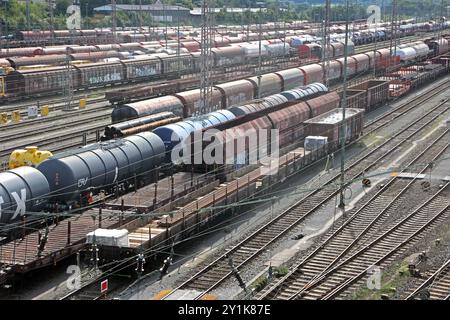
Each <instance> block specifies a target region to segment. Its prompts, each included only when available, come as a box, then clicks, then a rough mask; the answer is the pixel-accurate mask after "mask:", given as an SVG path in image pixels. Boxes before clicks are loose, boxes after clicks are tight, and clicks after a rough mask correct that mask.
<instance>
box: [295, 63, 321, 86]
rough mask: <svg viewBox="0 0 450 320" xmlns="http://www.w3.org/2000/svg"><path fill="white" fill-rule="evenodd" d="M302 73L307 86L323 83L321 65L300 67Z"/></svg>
mask: <svg viewBox="0 0 450 320" xmlns="http://www.w3.org/2000/svg"><path fill="white" fill-rule="evenodd" d="M299 69H300V71H302V72H303V75H304V76H305V85H308V84H311V83H314V82H323V68H322V66H321V65H319V64H311V65H308V66H304V67H300V68H299Z"/></svg>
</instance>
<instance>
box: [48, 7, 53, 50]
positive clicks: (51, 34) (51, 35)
mask: <svg viewBox="0 0 450 320" xmlns="http://www.w3.org/2000/svg"><path fill="white" fill-rule="evenodd" d="M53 5H54V0H49V1H48V10H49V12H50V39H51V43H52V45H53V39H54V34H53V32H54V31H55V29H54V24H53V23H54V20H53Z"/></svg>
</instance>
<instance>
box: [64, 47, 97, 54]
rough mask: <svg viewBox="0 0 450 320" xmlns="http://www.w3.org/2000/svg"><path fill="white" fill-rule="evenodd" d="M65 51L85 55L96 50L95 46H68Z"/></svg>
mask: <svg viewBox="0 0 450 320" xmlns="http://www.w3.org/2000/svg"><path fill="white" fill-rule="evenodd" d="M67 51H68V52H69V53H87V52H96V51H98V48H97V47H96V46H73V47H72V46H70V47H67Z"/></svg>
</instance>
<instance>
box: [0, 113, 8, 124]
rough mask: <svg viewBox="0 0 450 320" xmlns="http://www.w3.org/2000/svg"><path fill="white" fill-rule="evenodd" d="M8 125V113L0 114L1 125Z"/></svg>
mask: <svg viewBox="0 0 450 320" xmlns="http://www.w3.org/2000/svg"><path fill="white" fill-rule="evenodd" d="M5 123H8V114H7V113H6V112H1V113H0V124H5Z"/></svg>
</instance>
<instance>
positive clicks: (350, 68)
mask: <svg viewBox="0 0 450 320" xmlns="http://www.w3.org/2000/svg"><path fill="white" fill-rule="evenodd" d="M344 60H345V58H339V59H336V61H339V62H340V63H341V64H342V73H344V71H345V70H344V65H345V64H344V62H345V61H344ZM356 71H357V70H356V60H355V59H354V58H353V57H348V59H347V76H353V75H355V74H356Z"/></svg>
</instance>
